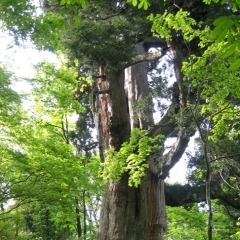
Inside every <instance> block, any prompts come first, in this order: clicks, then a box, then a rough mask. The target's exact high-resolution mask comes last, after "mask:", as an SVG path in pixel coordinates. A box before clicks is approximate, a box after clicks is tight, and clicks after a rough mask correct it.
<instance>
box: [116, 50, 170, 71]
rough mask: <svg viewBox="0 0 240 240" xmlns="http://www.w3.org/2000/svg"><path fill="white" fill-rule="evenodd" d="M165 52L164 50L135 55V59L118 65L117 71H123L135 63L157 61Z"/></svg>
mask: <svg viewBox="0 0 240 240" xmlns="http://www.w3.org/2000/svg"><path fill="white" fill-rule="evenodd" d="M165 52H166V50H165V51H156V52H153V53H147V54H140V55H137V56H135V57H132V58H131V60H130V61H128V62H123V63H120V64H119V65H118V68H119V70H123V69H125V68H128V67H130V66H132V65H134V64H137V63H141V62H148V61H154V60H157V59H159V58H161V57H163V56H164V55H165Z"/></svg>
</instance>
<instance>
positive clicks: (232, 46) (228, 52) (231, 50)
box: [223, 42, 237, 58]
mask: <svg viewBox="0 0 240 240" xmlns="http://www.w3.org/2000/svg"><path fill="white" fill-rule="evenodd" d="M236 46H237V42H235V43H233V44H232V45H230V47H229V48H228V49H227V51H226V52H225V53H224V55H223V57H224V58H226V57H229V56H230V55H232V54H233V53H234V51H235V49H236Z"/></svg>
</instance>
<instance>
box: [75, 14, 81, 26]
mask: <svg viewBox="0 0 240 240" xmlns="http://www.w3.org/2000/svg"><path fill="white" fill-rule="evenodd" d="M73 22H74V25H75V26H76V27H78V26H80V25H81V23H82V21H81V19H80V18H79V16H77V15H75V16H74V17H73Z"/></svg>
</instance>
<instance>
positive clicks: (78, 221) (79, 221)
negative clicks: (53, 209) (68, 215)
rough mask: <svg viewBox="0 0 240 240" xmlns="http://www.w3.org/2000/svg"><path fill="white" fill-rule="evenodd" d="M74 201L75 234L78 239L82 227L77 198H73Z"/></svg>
mask: <svg viewBox="0 0 240 240" xmlns="http://www.w3.org/2000/svg"><path fill="white" fill-rule="evenodd" d="M75 203H76V215H77V219H76V221H77V236H78V238H79V239H80V237H81V236H82V228H81V219H80V209H79V202H78V199H77V198H75Z"/></svg>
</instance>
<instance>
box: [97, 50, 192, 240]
mask: <svg viewBox="0 0 240 240" xmlns="http://www.w3.org/2000/svg"><path fill="white" fill-rule="evenodd" d="M157 55H158V56H161V54H157ZM138 56H139V55H138ZM142 56H146V54H143V55H142ZM173 57H177V56H176V55H173ZM142 59H144V57H142ZM176 70H178V71H180V69H178V66H177V67H176ZM99 74H100V75H105V76H106V77H105V78H104V79H101V78H99V81H98V91H99V94H98V98H97V99H98V104H97V109H98V110H97V112H96V113H95V116H96V117H95V120H97V121H96V124H97V126H98V130H99V131H98V132H99V142H100V147H101V149H102V153H104V150H106V149H108V148H115V149H116V150H119V149H120V147H121V144H122V143H123V142H125V141H128V139H129V136H130V130H131V129H133V128H135V127H141V128H144V129H149V136H151V137H154V136H156V135H158V134H162V135H164V137H165V139H166V138H167V137H168V136H169V135H171V133H172V132H173V131H175V128H176V126H177V124H176V121H173V119H172V118H171V111H170V110H169V111H167V113H166V114H165V115H164V116H163V118H162V119H161V120H160V122H159V123H157V124H156V125H155V126H154V127H150V126H152V125H153V116H152V109H151V108H152V102H151V101H152V100H150V98H148V97H149V86H148V78H147V63H146V62H144V61H140V62H137V63H136V64H135V65H133V66H132V67H129V68H127V69H126V70H125V71H124V70H122V71H120V70H119V71H116V70H115V71H114V70H112V69H111V70H107V69H105V68H100V72H99ZM124 79H125V83H124ZM177 80H178V81H179V84H178V86H180V84H181V81H182V78H181V76H180V77H178V79H177ZM107 89H108V92H107V93H106V91H105V90H107ZM101 93H102V94H101ZM143 99H144V100H145V104H146V105H147V107H149V108H146V109H147V110H146V109H142V108H141V107H140V108H135V104H136V102H138V101H141V100H143ZM169 109H171V107H170V108H169ZM176 135H177V136H178V137H177V140H176V143H175V144H173V146H172V149H171V150H170V151H169V153H167V154H165V155H163V146H159V151H158V152H156V153H154V154H152V155H151V156H150V157H149V158H148V159H146V161H147V162H148V163H149V165H150V167H149V169H148V170H147V171H146V174H145V176H144V177H143V179H142V181H141V184H140V186H139V187H138V188H133V187H129V186H128V174H127V173H125V174H124V175H123V176H122V178H121V180H120V182H119V183H114V182H111V183H110V184H109V186H108V189H107V191H106V194H105V195H104V197H103V198H102V210H101V215H100V227H99V233H98V237H97V239H98V240H139V239H141V240H161V239H163V237H164V233H165V232H166V231H167V220H166V209H165V196H164V178H165V177H166V176H167V175H168V172H169V170H170V169H171V167H172V166H173V165H174V164H175V163H176V162H177V161H178V160H179V159H180V158H181V156H182V154H183V152H184V150H185V148H186V146H187V144H188V141H189V136H188V135H186V134H184V133H183V131H179V132H178V133H177V134H176ZM102 155H103V157H102V159H103V161H104V154H102Z"/></svg>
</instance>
